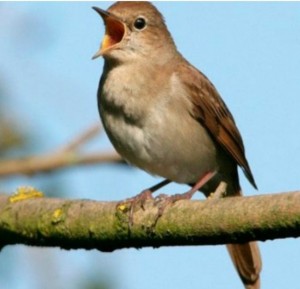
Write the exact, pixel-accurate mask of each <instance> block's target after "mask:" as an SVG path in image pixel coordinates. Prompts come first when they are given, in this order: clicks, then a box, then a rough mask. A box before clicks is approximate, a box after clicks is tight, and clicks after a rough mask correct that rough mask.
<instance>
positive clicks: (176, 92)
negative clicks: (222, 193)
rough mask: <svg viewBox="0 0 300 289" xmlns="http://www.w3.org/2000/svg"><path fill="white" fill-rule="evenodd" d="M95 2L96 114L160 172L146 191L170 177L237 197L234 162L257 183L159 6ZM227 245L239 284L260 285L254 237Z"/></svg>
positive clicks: (129, 150) (120, 148)
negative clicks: (100, 24)
mask: <svg viewBox="0 0 300 289" xmlns="http://www.w3.org/2000/svg"><path fill="white" fill-rule="evenodd" d="M93 9H95V10H96V11H97V12H98V13H99V14H100V16H101V17H102V19H103V21H104V25H105V35H104V38H103V40H102V44H101V46H100V49H99V51H98V52H97V53H96V54H95V56H94V57H93V58H97V57H99V56H102V57H103V58H104V68H103V73H102V76H101V79H100V83H99V89H98V107H99V112H100V116H101V120H102V123H103V126H104V128H105V130H106V133H107V135H108V137H109V139H110V141H111V142H112V144H113V146H114V147H115V149H116V150H117V152H118V153H119V154H120V155H121V156H122V157H123V158H124V159H125V160H126V161H128V162H129V163H131V164H133V165H135V166H137V167H139V168H141V169H143V170H145V171H147V172H149V173H151V174H153V175H159V176H161V177H163V178H165V179H166V180H165V181H163V182H161V183H160V184H158V185H156V186H154V187H152V188H151V189H150V192H153V191H154V190H156V189H158V188H160V187H162V186H163V185H166V184H167V183H169V182H170V181H174V182H177V183H184V184H189V185H191V186H192V189H191V190H190V191H188V192H187V193H186V194H183V197H189V198H190V197H191V196H192V195H193V194H194V193H195V192H196V191H198V190H201V191H202V192H203V193H204V194H205V195H206V196H209V194H210V192H214V191H215V190H216V188H217V187H218V185H219V184H220V182H225V183H226V184H227V190H226V196H241V195H242V191H241V188H240V185H239V178H238V171H237V168H238V166H239V167H240V168H241V169H242V170H243V172H244V174H245V176H246V177H247V179H248V180H249V182H250V183H251V184H252V185H253V186H254V187H255V188H256V184H255V180H254V177H253V175H252V172H251V169H250V166H249V164H248V162H247V159H246V156H245V149H244V145H243V141H242V138H241V135H240V133H239V131H238V128H237V126H236V124H235V121H234V119H233V116H232V114H231V113H230V111H229V110H228V108H227V106H226V104H225V103H224V101H223V100H222V98H221V97H220V95H219V93H218V91H217V90H216V88H215V87H214V85H213V84H212V83H211V82H210V81H209V79H208V78H207V77H206V76H205V75H204V74H203V73H201V72H200V71H199V70H197V69H196V68H195V67H194V66H193V65H191V64H190V63H189V62H188V61H187V60H186V59H185V58H184V57H183V56H182V55H181V54H180V53H179V52H178V50H177V48H176V45H175V43H174V41H173V38H172V36H171V34H170V32H169V31H168V29H167V26H166V24H165V21H164V18H163V16H162V15H161V13H160V12H159V11H158V10H157V8H156V7H155V6H154V5H153V4H151V3H150V2H143V1H141V2H139V1H135V2H131V1H128V2H126V1H120V2H116V3H114V4H113V5H112V6H111V7H110V8H109V9H108V10H102V9H100V8H97V7H93ZM145 192H149V190H146V191H145ZM171 197H172V196H171ZM177 199H180V198H179V197H178V196H176V198H175V200H177ZM227 248H228V251H229V253H230V256H231V259H232V261H233V263H234V265H235V268H236V270H237V272H238V274H239V276H240V278H241V280H242V282H243V284H244V286H245V288H247V289H258V288H260V278H259V273H260V271H261V266H262V265H261V257H260V252H259V249H258V246H257V243H256V242H249V243H242V244H228V245H227Z"/></svg>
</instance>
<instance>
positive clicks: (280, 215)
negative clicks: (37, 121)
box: [0, 188, 300, 251]
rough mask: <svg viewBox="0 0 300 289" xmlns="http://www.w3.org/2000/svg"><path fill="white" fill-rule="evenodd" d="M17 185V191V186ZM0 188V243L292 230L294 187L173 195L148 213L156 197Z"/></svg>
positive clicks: (205, 240) (73, 244) (128, 241)
mask: <svg viewBox="0 0 300 289" xmlns="http://www.w3.org/2000/svg"><path fill="white" fill-rule="evenodd" d="M22 190H23V191H22ZM22 190H19V192H18V193H17V194H15V195H12V196H6V195H0V247H3V246H5V245H9V244H27V245H34V246H48V247H53V246H58V247H61V248H64V249H79V248H85V249H94V248H95V249H98V250H101V251H113V250H116V249H121V248H132V247H134V248H141V247H149V246H150V247H160V246H188V245H212V244H226V243H241V242H246V241H251V240H261V241H264V240H269V239H278V238H287V237H298V236H300V191H298V192H290V193H280V194H270V195H259V196H252V197H227V198H211V199H208V200H205V201H178V202H176V203H175V204H173V205H168V206H167V207H166V208H165V210H164V213H163V216H162V217H161V218H159V220H158V222H157V224H156V225H155V226H153V224H154V223H155V219H156V217H157V212H158V208H159V206H161V205H162V204H163V202H164V201H160V202H159V201H157V200H149V201H147V202H146V203H145V208H144V209H142V208H141V207H140V206H135V208H134V214H133V218H134V223H133V225H132V226H129V225H128V224H129V222H128V220H129V217H128V216H129V212H130V207H131V204H130V203H129V202H125V201H124V202H123V203H119V204H117V203H116V202H97V201H91V200H66V199H50V198H45V197H42V194H41V193H40V192H38V191H36V190H34V189H28V188H27V189H24V188H23V189H22Z"/></svg>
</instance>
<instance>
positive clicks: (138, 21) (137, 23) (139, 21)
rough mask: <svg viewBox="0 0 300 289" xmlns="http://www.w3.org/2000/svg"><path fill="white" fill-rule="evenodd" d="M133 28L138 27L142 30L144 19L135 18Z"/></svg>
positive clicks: (144, 25)
mask: <svg viewBox="0 0 300 289" xmlns="http://www.w3.org/2000/svg"><path fill="white" fill-rule="evenodd" d="M133 25H134V28H136V29H138V30H142V29H144V28H145V27H146V20H145V19H144V18H142V17H139V18H137V19H136V20H135V21H134V24H133Z"/></svg>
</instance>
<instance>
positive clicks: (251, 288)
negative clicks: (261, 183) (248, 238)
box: [227, 190, 262, 289]
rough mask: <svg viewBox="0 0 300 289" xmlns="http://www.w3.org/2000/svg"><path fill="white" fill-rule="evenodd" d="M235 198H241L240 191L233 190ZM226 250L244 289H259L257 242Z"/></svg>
mask: <svg viewBox="0 0 300 289" xmlns="http://www.w3.org/2000/svg"><path fill="white" fill-rule="evenodd" d="M234 191H235V192H236V193H235V194H232V195H235V196H242V192H241V190H234ZM227 250H228V252H229V254H230V257H231V259H232V261H233V264H234V266H235V268H236V270H237V272H238V273H239V275H240V278H241V279H242V281H243V283H244V286H245V288H246V289H259V288H260V279H259V273H260V271H261V268H262V261H261V257H260V252H259V248H258V245H257V242H249V243H243V244H228V245H227Z"/></svg>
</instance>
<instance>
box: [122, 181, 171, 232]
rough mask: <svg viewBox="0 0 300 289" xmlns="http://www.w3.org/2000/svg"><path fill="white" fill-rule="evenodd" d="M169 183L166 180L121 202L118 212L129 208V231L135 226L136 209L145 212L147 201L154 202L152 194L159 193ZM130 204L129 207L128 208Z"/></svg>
mask: <svg viewBox="0 0 300 289" xmlns="http://www.w3.org/2000/svg"><path fill="white" fill-rule="evenodd" d="M169 183H170V181H169V180H164V181H162V182H160V183H158V184H157V185H155V186H153V187H151V188H148V189H146V190H143V191H142V192H141V193H139V194H138V195H136V196H134V197H132V198H128V199H126V200H123V201H120V202H118V203H117V209H118V210H121V211H124V210H125V209H126V208H128V207H129V222H128V225H129V230H130V228H131V227H132V226H133V223H134V220H133V213H134V211H135V209H136V208H142V209H143V210H145V203H146V201H147V200H153V196H152V194H153V193H154V192H155V191H157V190H158V189H160V188H161V187H163V186H165V185H167V184H169ZM128 204H129V206H128ZM126 211H128V210H127V209H126Z"/></svg>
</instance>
